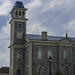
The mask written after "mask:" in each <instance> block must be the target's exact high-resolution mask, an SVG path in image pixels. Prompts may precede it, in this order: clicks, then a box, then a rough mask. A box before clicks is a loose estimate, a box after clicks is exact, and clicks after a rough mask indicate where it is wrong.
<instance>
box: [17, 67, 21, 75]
mask: <svg viewBox="0 0 75 75" xmlns="http://www.w3.org/2000/svg"><path fill="white" fill-rule="evenodd" d="M17 75H21V67H18V68H17Z"/></svg>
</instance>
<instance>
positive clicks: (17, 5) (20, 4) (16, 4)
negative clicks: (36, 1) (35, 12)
mask: <svg viewBox="0 0 75 75" xmlns="http://www.w3.org/2000/svg"><path fill="white" fill-rule="evenodd" d="M14 7H15V8H24V5H23V3H22V2H20V1H16V3H15V6H14Z"/></svg>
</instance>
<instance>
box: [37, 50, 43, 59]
mask: <svg viewBox="0 0 75 75" xmlns="http://www.w3.org/2000/svg"><path fill="white" fill-rule="evenodd" d="M41 58H42V51H41V50H39V51H38V59H40V60H41Z"/></svg>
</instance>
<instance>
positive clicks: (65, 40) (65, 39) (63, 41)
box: [59, 37, 73, 43]
mask: <svg viewBox="0 0 75 75" xmlns="http://www.w3.org/2000/svg"><path fill="white" fill-rule="evenodd" d="M59 41H60V42H62V43H71V42H73V40H71V39H70V38H68V37H65V38H63V39H61V40H59Z"/></svg>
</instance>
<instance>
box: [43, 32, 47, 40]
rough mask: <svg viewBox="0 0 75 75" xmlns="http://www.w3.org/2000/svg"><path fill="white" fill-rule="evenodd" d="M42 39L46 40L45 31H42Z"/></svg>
mask: <svg viewBox="0 0 75 75" xmlns="http://www.w3.org/2000/svg"><path fill="white" fill-rule="evenodd" d="M42 40H47V32H46V31H42Z"/></svg>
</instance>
